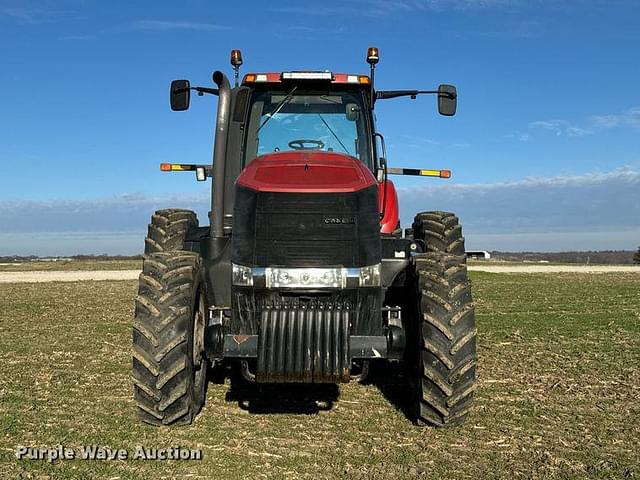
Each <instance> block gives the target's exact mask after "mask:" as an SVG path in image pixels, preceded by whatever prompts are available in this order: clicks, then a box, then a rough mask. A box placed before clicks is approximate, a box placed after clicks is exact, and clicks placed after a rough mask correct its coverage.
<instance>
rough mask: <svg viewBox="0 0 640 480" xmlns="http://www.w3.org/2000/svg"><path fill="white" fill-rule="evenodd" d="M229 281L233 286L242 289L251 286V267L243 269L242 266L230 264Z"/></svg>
mask: <svg viewBox="0 0 640 480" xmlns="http://www.w3.org/2000/svg"><path fill="white" fill-rule="evenodd" d="M231 280H232V283H233V284H234V285H240V286H242V287H250V286H252V285H253V272H252V271H251V267H245V266H244V265H236V264H235V263H234V264H232V269H231Z"/></svg>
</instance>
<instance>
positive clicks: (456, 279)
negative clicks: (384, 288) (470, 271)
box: [411, 252, 477, 427]
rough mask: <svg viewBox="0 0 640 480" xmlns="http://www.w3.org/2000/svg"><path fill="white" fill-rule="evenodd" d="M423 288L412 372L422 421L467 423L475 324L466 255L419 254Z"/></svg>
mask: <svg viewBox="0 0 640 480" xmlns="http://www.w3.org/2000/svg"><path fill="white" fill-rule="evenodd" d="M416 272H417V275H418V287H419V292H418V295H419V308H420V310H419V313H420V317H419V318H418V319H417V320H418V322H417V323H418V339H417V340H418V341H419V342H420V348H419V349H418V352H417V358H415V357H414V358H415V360H416V362H415V364H414V365H413V367H414V369H415V370H414V371H413V374H412V375H411V377H412V379H413V386H414V388H415V389H416V403H415V407H416V417H417V422H418V424H421V425H424V424H428V425H433V426H437V427H444V426H449V425H459V424H461V423H463V422H464V420H465V419H466V417H467V416H468V414H469V411H470V409H471V404H472V402H473V391H474V389H475V379H476V365H477V357H476V334H477V331H476V327H475V313H474V307H473V303H472V299H471V289H470V285H469V280H468V279H467V267H466V264H465V258H464V256H459V255H449V254H447V253H443V252H432V253H426V254H423V255H420V256H419V257H417V258H416Z"/></svg>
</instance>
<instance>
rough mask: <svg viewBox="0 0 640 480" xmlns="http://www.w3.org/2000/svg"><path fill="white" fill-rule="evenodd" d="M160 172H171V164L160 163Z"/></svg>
mask: <svg viewBox="0 0 640 480" xmlns="http://www.w3.org/2000/svg"><path fill="white" fill-rule="evenodd" d="M160 170H162V171H163V172H170V171H171V164H170V163H161V164H160Z"/></svg>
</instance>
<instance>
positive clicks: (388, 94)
mask: <svg viewBox="0 0 640 480" xmlns="http://www.w3.org/2000/svg"><path fill="white" fill-rule="evenodd" d="M423 94H428V95H435V94H440V95H442V96H443V97H448V98H450V99H452V100H453V99H455V98H456V97H457V95H455V94H452V93H447V92H439V91H438V90H382V91H378V92H376V98H378V99H380V100H384V99H387V98H397V97H411V98H412V99H415V98H416V97H417V96H418V95H423Z"/></svg>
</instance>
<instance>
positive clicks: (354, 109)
mask: <svg viewBox="0 0 640 480" xmlns="http://www.w3.org/2000/svg"><path fill="white" fill-rule="evenodd" d="M346 113H347V120H349V121H350V122H355V121H356V120H358V119H359V118H360V107H358V105H357V104H356V103H347V111H346Z"/></svg>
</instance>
